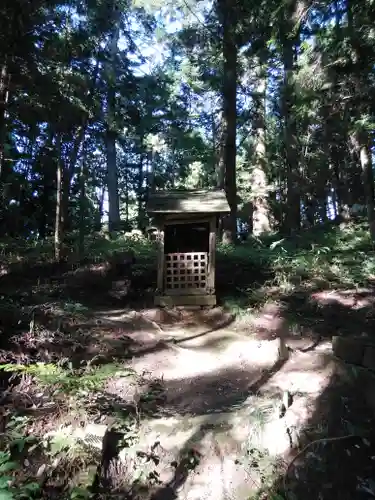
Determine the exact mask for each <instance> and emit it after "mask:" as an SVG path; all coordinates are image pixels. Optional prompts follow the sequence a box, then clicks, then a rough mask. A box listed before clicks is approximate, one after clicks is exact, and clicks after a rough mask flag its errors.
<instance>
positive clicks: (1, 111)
mask: <svg viewBox="0 0 375 500" xmlns="http://www.w3.org/2000/svg"><path fill="white" fill-rule="evenodd" d="M9 79H10V77H9V75H8V68H7V64H6V63H4V64H2V66H1V68H0V183H1V182H2V181H3V180H4V179H3V177H4V164H5V142H6V110H7V105H8V98H9ZM0 188H1V184H0Z"/></svg>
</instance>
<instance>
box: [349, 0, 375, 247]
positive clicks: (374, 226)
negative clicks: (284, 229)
mask: <svg viewBox="0 0 375 500" xmlns="http://www.w3.org/2000/svg"><path fill="white" fill-rule="evenodd" d="M355 7H356V5H354V2H353V0H347V17H348V32H349V37H350V44H351V48H352V54H353V63H354V65H355V68H356V71H355V74H354V75H353V80H354V92H355V94H356V95H357V96H361V97H362V99H361V100H360V106H359V109H358V106H356V107H355V108H354V110H353V111H354V118H356V119H357V120H358V121H359V120H360V119H362V120H363V121H366V115H367V113H368V108H369V107H370V104H371V103H370V102H368V101H369V97H368V96H369V95H371V82H370V81H369V76H370V74H371V73H372V68H373V65H372V62H371V58H369V56H368V53H367V48H366V46H365V45H364V44H363V40H362V38H361V37H362V36H363V35H361V33H360V32H358V33H357V32H356V24H358V25H360V24H361V21H360V20H359V21H358V22H357V23H356V18H355V14H356V9H355ZM357 102H358V101H357ZM357 123H358V122H357ZM353 128H354V130H353V132H352V137H351V139H352V143H353V145H354V149H355V151H356V153H357V155H358V157H359V162H360V166H361V174H362V186H363V192H364V197H365V204H366V208H367V218H368V223H369V227H370V235H371V239H372V241H373V242H374V243H375V207H374V175H373V169H372V154H371V145H372V143H373V137H372V136H371V135H370V133H369V130H368V128H367V127H366V125H364V124H363V125H361V126H358V125H357V124H356V126H354V127H353Z"/></svg>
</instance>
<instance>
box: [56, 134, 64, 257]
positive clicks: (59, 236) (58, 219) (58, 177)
mask: <svg viewBox="0 0 375 500" xmlns="http://www.w3.org/2000/svg"><path fill="white" fill-rule="evenodd" d="M62 177H63V169H62V160H61V135H60V134H59V133H58V134H57V136H56V212H55V260H56V261H57V262H60V261H61V260H62V244H63V232H62V223H61V215H62V214H61V211H62V182H63V179H62Z"/></svg>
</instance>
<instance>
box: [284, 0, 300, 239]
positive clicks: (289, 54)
mask: <svg viewBox="0 0 375 500" xmlns="http://www.w3.org/2000/svg"><path fill="white" fill-rule="evenodd" d="M295 11H296V2H295V1H292V2H290V3H289V4H288V5H287V6H286V7H285V9H284V16H282V19H281V25H280V37H281V46H282V58H283V66H284V82H283V94H282V114H283V118H284V151H285V165H286V183H287V207H286V214H285V223H286V230H287V231H288V232H289V233H292V232H293V231H295V230H298V229H299V228H300V225H301V200H300V192H299V187H298V186H299V181H300V179H299V177H300V176H299V162H298V153H297V123H296V117H295V109H294V102H295V90H294V69H295V48H296V45H297V37H296V35H295V34H293V35H292V33H293V30H294V29H295V26H294V21H293V20H294V18H295Z"/></svg>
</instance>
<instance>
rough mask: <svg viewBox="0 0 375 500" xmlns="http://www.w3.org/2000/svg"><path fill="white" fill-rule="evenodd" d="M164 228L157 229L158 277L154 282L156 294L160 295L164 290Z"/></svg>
mask: <svg viewBox="0 0 375 500" xmlns="http://www.w3.org/2000/svg"><path fill="white" fill-rule="evenodd" d="M163 229H164V228H160V227H159V232H158V263H157V264H158V276H157V282H156V288H157V293H162V292H163V288H164V230H163Z"/></svg>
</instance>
